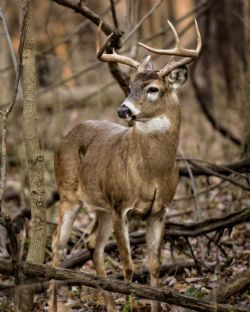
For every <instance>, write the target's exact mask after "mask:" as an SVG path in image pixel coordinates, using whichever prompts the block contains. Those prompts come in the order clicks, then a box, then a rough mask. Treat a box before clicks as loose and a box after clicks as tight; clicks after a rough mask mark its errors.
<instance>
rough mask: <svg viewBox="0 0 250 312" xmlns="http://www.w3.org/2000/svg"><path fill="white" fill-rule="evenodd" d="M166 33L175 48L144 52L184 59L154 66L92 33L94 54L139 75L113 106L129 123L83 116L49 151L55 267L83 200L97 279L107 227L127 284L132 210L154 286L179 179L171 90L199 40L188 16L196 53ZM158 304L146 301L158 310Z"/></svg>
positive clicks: (177, 111)
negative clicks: (56, 211)
mask: <svg viewBox="0 0 250 312" xmlns="http://www.w3.org/2000/svg"><path fill="white" fill-rule="evenodd" d="M169 26H170V28H171V29H172V31H173V34H174V37H175V41H176V47H175V48H173V49H170V50H160V49H153V48H150V47H148V46H146V45H144V44H142V43H140V45H141V46H143V47H144V48H146V49H147V50H149V51H151V52H154V53H160V54H166V55H172V56H179V57H184V58H181V59H179V60H177V61H174V60H173V57H172V58H171V60H170V62H169V63H168V64H167V65H166V66H165V67H164V68H163V69H161V70H153V69H152V68H151V67H150V66H148V62H149V59H148V58H146V60H145V61H144V62H143V64H140V63H139V62H137V61H135V60H133V59H131V58H129V57H125V56H121V55H118V54H117V53H115V52H113V54H106V53H104V51H105V48H106V45H107V43H108V41H109V40H110V38H111V36H112V34H111V35H110V36H109V37H107V39H106V41H105V43H104V44H103V45H102V46H100V27H101V25H100V27H99V30H98V37H97V57H98V59H100V60H102V61H104V62H117V63H122V64H127V65H130V66H132V67H134V68H136V69H137V70H138V71H139V73H138V75H137V76H136V77H135V79H134V81H133V82H132V83H131V87H130V94H129V95H128V97H127V98H126V99H125V101H124V102H123V103H122V104H121V106H120V108H119V109H118V115H119V117H120V118H123V119H125V120H127V121H133V126H132V127H124V126H121V125H118V124H115V123H111V122H107V121H86V122H83V123H81V124H80V125H78V126H76V127H75V128H74V129H73V130H72V131H71V132H70V133H69V134H68V135H67V136H66V137H65V138H64V140H63V141H62V142H61V144H60V146H59V148H58V149H57V151H56V153H55V173H56V179H57V183H58V188H59V193H60V207H61V214H60V220H59V224H58V228H57V231H56V234H55V236H54V239H53V254H54V260H53V264H54V265H59V264H60V261H61V260H62V257H63V253H64V249H65V246H66V243H67V241H68V238H69V236H70V232H71V229H72V225H73V222H74V220H75V217H76V215H77V213H78V209H79V207H80V205H81V203H83V204H84V205H85V206H87V207H90V208H91V209H94V210H95V212H96V218H95V221H94V223H93V225H92V229H91V231H90V234H89V236H88V238H87V242H86V245H87V247H88V249H89V251H90V252H91V255H92V259H93V262H94V266H95V269H96V272H97V275H99V276H106V275H105V268H104V247H105V244H106V243H107V241H108V239H109V237H110V235H111V233H112V229H113V230H114V233H115V237H116V240H117V244H118V247H119V254H120V258H121V261H122V265H123V269H124V278H125V280H126V281H128V282H131V281H132V276H133V262H132V257H131V253H130V244H129V233H128V224H127V214H128V212H129V211H133V215H134V214H137V215H139V216H142V217H143V218H145V219H146V222H147V229H146V242H147V255H148V265H149V271H150V278H151V286H152V287H158V286H159V268H160V254H161V242H162V235H163V229H164V220H165V216H166V211H167V208H168V207H169V205H170V203H171V201H172V199H173V197H174V195H175V192H176V187H177V183H178V168H177V166H176V160H175V158H176V152H177V148H178V142H179V132H180V122H181V108H180V104H179V101H178V98H177V95H176V92H175V89H176V88H177V87H178V86H179V85H182V84H183V83H184V82H185V81H186V77H187V72H186V67H185V66H184V65H186V64H188V63H190V62H192V61H193V60H194V59H195V58H197V56H198V55H199V52H200V49H201V38H200V33H199V29H198V26H197V23H196V21H195V27H196V33H197V37H198V45H197V48H196V50H188V49H185V48H182V47H181V45H180V42H179V38H178V35H177V33H176V31H175V29H174V27H173V25H172V24H171V23H170V22H169ZM103 296H104V299H105V302H106V305H107V308H108V311H116V306H115V302H114V299H113V297H112V295H111V294H110V293H108V292H105V291H103ZM159 309H160V303H159V302H153V303H152V311H159Z"/></svg>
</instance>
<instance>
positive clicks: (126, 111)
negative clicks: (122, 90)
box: [117, 104, 132, 118]
mask: <svg viewBox="0 0 250 312" xmlns="http://www.w3.org/2000/svg"><path fill="white" fill-rule="evenodd" d="M117 113H118V116H119V117H120V118H127V117H131V116H132V111H131V110H130V108H128V107H127V106H126V105H124V104H122V105H121V106H120V107H119V109H118V112H117Z"/></svg>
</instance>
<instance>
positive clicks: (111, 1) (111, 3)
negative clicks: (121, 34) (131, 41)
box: [110, 0, 119, 29]
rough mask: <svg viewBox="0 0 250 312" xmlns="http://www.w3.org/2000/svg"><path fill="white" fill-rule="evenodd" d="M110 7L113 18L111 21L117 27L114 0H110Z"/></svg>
mask: <svg viewBox="0 0 250 312" xmlns="http://www.w3.org/2000/svg"><path fill="white" fill-rule="evenodd" d="M110 8H111V13H112V18H113V22H114V27H115V28H117V29H118V28H119V23H118V19H117V14H116V9H115V1H114V0H110Z"/></svg>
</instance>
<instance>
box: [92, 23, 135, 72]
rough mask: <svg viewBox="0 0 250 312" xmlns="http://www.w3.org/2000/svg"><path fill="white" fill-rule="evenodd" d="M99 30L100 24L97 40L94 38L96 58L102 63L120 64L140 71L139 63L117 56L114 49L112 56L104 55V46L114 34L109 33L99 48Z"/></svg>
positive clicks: (99, 28)
mask: <svg viewBox="0 0 250 312" xmlns="http://www.w3.org/2000/svg"><path fill="white" fill-rule="evenodd" d="M101 29H102V22H101V23H100V25H99V27H98V32H97V38H96V57H97V58H98V60H100V61H103V62H113V63H121V64H125V65H129V66H132V67H134V68H136V69H140V67H141V66H140V65H141V64H140V63H139V62H137V61H135V60H133V59H132V58H130V57H128V56H123V55H119V54H117V53H116V52H115V50H114V49H113V53H112V54H107V53H104V51H105V49H106V46H107V44H108V42H109V41H110V39H111V38H112V37H113V35H114V33H111V34H110V35H109V36H108V37H107V38H106V40H105V41H104V43H103V45H102V46H101Z"/></svg>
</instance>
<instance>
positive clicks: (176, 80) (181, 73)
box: [167, 66, 188, 90]
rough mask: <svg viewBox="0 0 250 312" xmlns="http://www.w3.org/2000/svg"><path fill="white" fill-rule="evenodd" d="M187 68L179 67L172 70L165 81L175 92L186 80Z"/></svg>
mask: <svg viewBox="0 0 250 312" xmlns="http://www.w3.org/2000/svg"><path fill="white" fill-rule="evenodd" d="M187 76H188V74H187V67H186V66H181V67H178V68H176V69H174V70H172V71H171V72H170V73H169V75H168V77H167V79H168V81H169V84H170V86H171V88H172V89H174V90H176V89H178V88H179V87H180V86H182V85H183V84H184V83H185V82H186V80H187Z"/></svg>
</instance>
